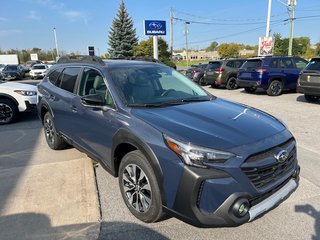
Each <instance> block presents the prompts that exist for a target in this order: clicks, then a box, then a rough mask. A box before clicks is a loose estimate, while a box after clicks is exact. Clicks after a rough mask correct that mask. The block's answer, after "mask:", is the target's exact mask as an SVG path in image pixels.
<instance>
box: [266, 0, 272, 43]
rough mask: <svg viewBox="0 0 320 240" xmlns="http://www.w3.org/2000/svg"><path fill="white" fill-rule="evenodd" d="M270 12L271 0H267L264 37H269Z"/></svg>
mask: <svg viewBox="0 0 320 240" xmlns="http://www.w3.org/2000/svg"><path fill="white" fill-rule="evenodd" d="M270 14H271V0H268V15H267V29H266V37H269V35H270Z"/></svg>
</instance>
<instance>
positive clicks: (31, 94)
mask: <svg viewBox="0 0 320 240" xmlns="http://www.w3.org/2000/svg"><path fill="white" fill-rule="evenodd" d="M14 92H15V93H18V94H20V95H22V96H35V95H37V92H36V91H25V90H14Z"/></svg>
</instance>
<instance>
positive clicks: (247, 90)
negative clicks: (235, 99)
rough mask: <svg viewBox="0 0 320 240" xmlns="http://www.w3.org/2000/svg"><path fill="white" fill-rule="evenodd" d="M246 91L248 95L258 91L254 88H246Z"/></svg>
mask: <svg viewBox="0 0 320 240" xmlns="http://www.w3.org/2000/svg"><path fill="white" fill-rule="evenodd" d="M244 90H245V91H246V92H247V93H254V92H255V91H256V90H257V89H256V88H254V87H245V88H244Z"/></svg>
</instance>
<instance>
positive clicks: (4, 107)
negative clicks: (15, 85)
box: [0, 99, 19, 125]
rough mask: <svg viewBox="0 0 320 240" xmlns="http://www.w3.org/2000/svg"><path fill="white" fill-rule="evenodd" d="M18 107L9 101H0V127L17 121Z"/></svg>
mask: <svg viewBox="0 0 320 240" xmlns="http://www.w3.org/2000/svg"><path fill="white" fill-rule="evenodd" d="M18 116H19V109H18V106H17V105H16V104H15V103H14V102H13V101H11V100H9V99H0V125H3V124H9V123H13V122H15V121H16V120H17V119H18Z"/></svg>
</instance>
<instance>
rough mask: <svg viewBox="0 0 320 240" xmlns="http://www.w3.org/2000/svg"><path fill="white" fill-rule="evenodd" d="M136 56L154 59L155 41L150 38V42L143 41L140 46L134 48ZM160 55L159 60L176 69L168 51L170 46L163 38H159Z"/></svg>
mask: <svg viewBox="0 0 320 240" xmlns="http://www.w3.org/2000/svg"><path fill="white" fill-rule="evenodd" d="M133 53H134V56H142V57H150V58H152V57H153V39H152V37H150V38H149V39H148V40H145V41H141V42H140V43H139V44H138V45H136V46H134V47H133ZM158 53H159V60H160V61H162V62H163V63H165V64H167V65H169V66H170V67H175V64H174V63H172V62H171V61H170V52H169V51H168V44H167V42H166V41H165V40H164V39H163V38H158Z"/></svg>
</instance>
